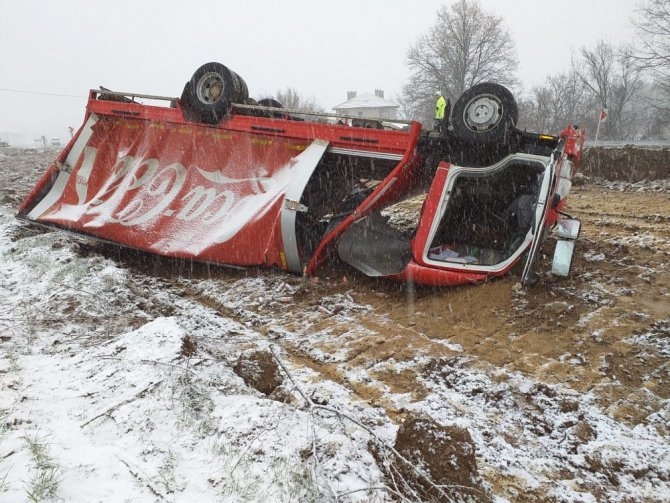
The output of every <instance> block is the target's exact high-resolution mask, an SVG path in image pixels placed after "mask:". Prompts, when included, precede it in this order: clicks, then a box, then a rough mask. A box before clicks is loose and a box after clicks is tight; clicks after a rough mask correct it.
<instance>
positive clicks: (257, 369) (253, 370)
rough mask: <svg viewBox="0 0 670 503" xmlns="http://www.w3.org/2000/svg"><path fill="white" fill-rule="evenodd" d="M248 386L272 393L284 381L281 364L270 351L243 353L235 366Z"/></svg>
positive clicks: (267, 393)
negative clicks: (279, 364)
mask: <svg viewBox="0 0 670 503" xmlns="http://www.w3.org/2000/svg"><path fill="white" fill-rule="evenodd" d="M233 370H234V371H235V373H236V374H237V375H238V376H240V377H241V378H242V379H244V382H245V383H246V384H247V386H251V387H252V388H255V389H257V390H258V391H260V392H261V393H263V394H264V395H270V394H271V393H272V392H273V391H274V390H276V389H277V388H278V387H279V386H281V383H282V377H281V373H280V372H279V366H278V365H277V362H276V361H275V360H274V358H273V357H272V354H271V353H270V352H268V351H252V352H250V353H242V354H241V355H240V357H239V359H238V360H237V362H236V363H235V367H234V368H233Z"/></svg>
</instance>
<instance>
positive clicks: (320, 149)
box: [281, 139, 328, 273]
mask: <svg viewBox="0 0 670 503" xmlns="http://www.w3.org/2000/svg"><path fill="white" fill-rule="evenodd" d="M327 148H328V142H327V141H325V140H318V139H317V140H314V141H313V142H312V143H311V145H310V146H309V147H307V148H306V149H305V151H304V152H302V153H301V154H300V155H299V156H298V157H296V158H295V160H294V165H293V170H294V172H295V174H294V175H293V179H292V181H291V184H290V185H289V186H288V189H287V190H286V195H285V196H284V204H283V206H282V210H281V234H282V240H283V242H284V255H285V257H286V269H287V270H289V271H291V272H294V273H301V272H302V264H301V263H300V254H299V251H298V241H297V238H296V234H295V217H296V212H298V211H301V212H304V211H308V208H306V207H305V206H304V205H303V204H301V203H300V198H301V197H302V193H303V192H304V190H305V187H306V186H307V182H308V181H309V178H310V177H311V176H312V173H313V172H314V170H315V169H316V166H317V165H318V164H319V162H320V161H321V158H322V157H323V154H324V153H325V152H326V149H327Z"/></svg>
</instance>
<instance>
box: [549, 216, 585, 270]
mask: <svg viewBox="0 0 670 503" xmlns="http://www.w3.org/2000/svg"><path fill="white" fill-rule="evenodd" d="M581 228H582V223H581V222H580V221H579V220H575V219H566V220H562V221H561V222H559V224H558V227H557V229H556V237H557V239H558V241H557V242H556V250H555V251H554V260H553V261H552V263H551V274H553V275H555V276H568V275H569V274H570V268H571V267H572V255H573V253H574V251H575V241H576V240H577V238H578V237H579V232H580V231H581Z"/></svg>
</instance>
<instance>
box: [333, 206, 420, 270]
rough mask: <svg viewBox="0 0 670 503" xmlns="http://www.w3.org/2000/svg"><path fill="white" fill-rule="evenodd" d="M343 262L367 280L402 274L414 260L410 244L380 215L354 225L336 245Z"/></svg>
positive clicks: (373, 214)
mask: <svg viewBox="0 0 670 503" xmlns="http://www.w3.org/2000/svg"><path fill="white" fill-rule="evenodd" d="M337 253H338V255H339V256H340V258H341V259H342V260H343V261H344V262H346V263H347V264H349V265H350V266H352V267H355V268H356V269H358V270H359V271H361V272H362V273H364V274H366V275H367V276H372V277H379V276H391V275H394V274H400V273H402V272H403V271H404V270H405V268H406V267H407V264H408V263H409V261H410V260H411V259H412V248H411V244H410V240H409V238H408V237H406V236H405V235H404V234H403V233H402V232H400V231H399V230H397V229H395V228H393V227H391V226H390V225H389V224H388V223H387V221H386V219H385V218H384V217H382V216H381V215H380V214H379V213H372V214H370V216H368V217H367V218H364V219H362V220H359V221H358V222H356V223H354V224H352V225H351V226H350V227H349V228H348V229H347V230H346V231H344V233H343V234H342V238H341V239H340V242H339V243H338V245H337Z"/></svg>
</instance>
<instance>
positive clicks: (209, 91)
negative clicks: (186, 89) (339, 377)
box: [195, 72, 225, 104]
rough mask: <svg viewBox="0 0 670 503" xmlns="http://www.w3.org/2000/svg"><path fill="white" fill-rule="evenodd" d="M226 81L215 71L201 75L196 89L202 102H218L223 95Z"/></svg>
mask: <svg viewBox="0 0 670 503" xmlns="http://www.w3.org/2000/svg"><path fill="white" fill-rule="evenodd" d="M224 88H225V83H224V82H223V78H222V77H221V75H219V74H218V73H215V72H208V73H206V74H204V75H203V76H202V77H200V80H198V83H197V85H196V88H195V91H196V96H197V97H198V100H200V101H201V102H202V103H208V104H212V103H216V102H217V101H219V100H220V99H221V97H222V96H223V90H224Z"/></svg>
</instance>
